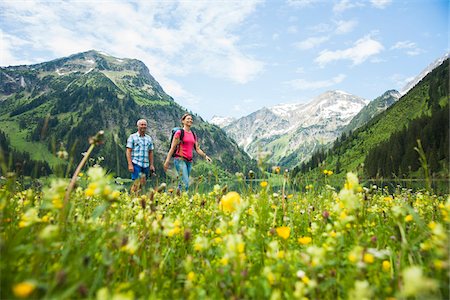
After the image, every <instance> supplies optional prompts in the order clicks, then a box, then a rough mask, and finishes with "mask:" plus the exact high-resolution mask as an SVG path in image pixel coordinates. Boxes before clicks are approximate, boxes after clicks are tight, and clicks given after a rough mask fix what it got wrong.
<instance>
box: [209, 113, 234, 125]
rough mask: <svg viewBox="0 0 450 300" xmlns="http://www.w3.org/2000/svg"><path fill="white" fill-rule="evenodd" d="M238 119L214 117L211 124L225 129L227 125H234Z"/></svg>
mask: <svg viewBox="0 0 450 300" xmlns="http://www.w3.org/2000/svg"><path fill="white" fill-rule="evenodd" d="M235 120H236V119H235V118H233V117H221V116H213V117H212V119H211V120H209V123H211V124H214V125H217V126H219V127H220V128H223V127H225V126H227V125H230V124H231V123H233V122H234V121H235Z"/></svg>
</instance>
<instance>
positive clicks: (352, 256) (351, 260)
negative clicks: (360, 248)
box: [348, 253, 357, 263]
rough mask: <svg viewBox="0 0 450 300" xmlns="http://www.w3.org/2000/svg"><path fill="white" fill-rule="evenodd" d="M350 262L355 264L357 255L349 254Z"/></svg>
mask: <svg viewBox="0 0 450 300" xmlns="http://www.w3.org/2000/svg"><path fill="white" fill-rule="evenodd" d="M348 260H349V261H350V262H352V263H355V262H356V260H357V258H356V255H355V254H354V253H349V254H348Z"/></svg>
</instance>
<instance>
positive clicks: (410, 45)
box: [391, 41, 416, 49]
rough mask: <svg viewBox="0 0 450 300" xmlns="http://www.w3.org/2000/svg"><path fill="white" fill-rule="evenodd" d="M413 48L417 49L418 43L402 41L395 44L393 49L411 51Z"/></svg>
mask: <svg viewBox="0 0 450 300" xmlns="http://www.w3.org/2000/svg"><path fill="white" fill-rule="evenodd" d="M411 48H416V43H413V42H410V41H400V42H397V43H395V45H394V46H392V47H391V49H411Z"/></svg>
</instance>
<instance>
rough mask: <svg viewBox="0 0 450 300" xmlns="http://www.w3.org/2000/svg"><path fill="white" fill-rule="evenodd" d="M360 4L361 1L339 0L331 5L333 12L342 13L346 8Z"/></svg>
mask: <svg viewBox="0 0 450 300" xmlns="http://www.w3.org/2000/svg"><path fill="white" fill-rule="evenodd" d="M359 6H362V4H361V3H358V2H356V1H354V0H353V1H352V0H341V1H339V2H338V3H336V4H335V5H334V6H333V12H334V13H342V12H344V11H346V10H349V9H352V8H355V7H359Z"/></svg>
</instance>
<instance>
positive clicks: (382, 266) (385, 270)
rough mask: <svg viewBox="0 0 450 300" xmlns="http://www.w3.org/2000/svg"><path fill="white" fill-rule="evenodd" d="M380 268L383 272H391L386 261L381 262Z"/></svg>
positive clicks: (389, 265) (389, 264)
mask: <svg viewBox="0 0 450 300" xmlns="http://www.w3.org/2000/svg"><path fill="white" fill-rule="evenodd" d="M381 268H382V269H383V271H384V272H389V271H390V270H391V263H390V262H389V261H388V260H383V262H382V263H381Z"/></svg>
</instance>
